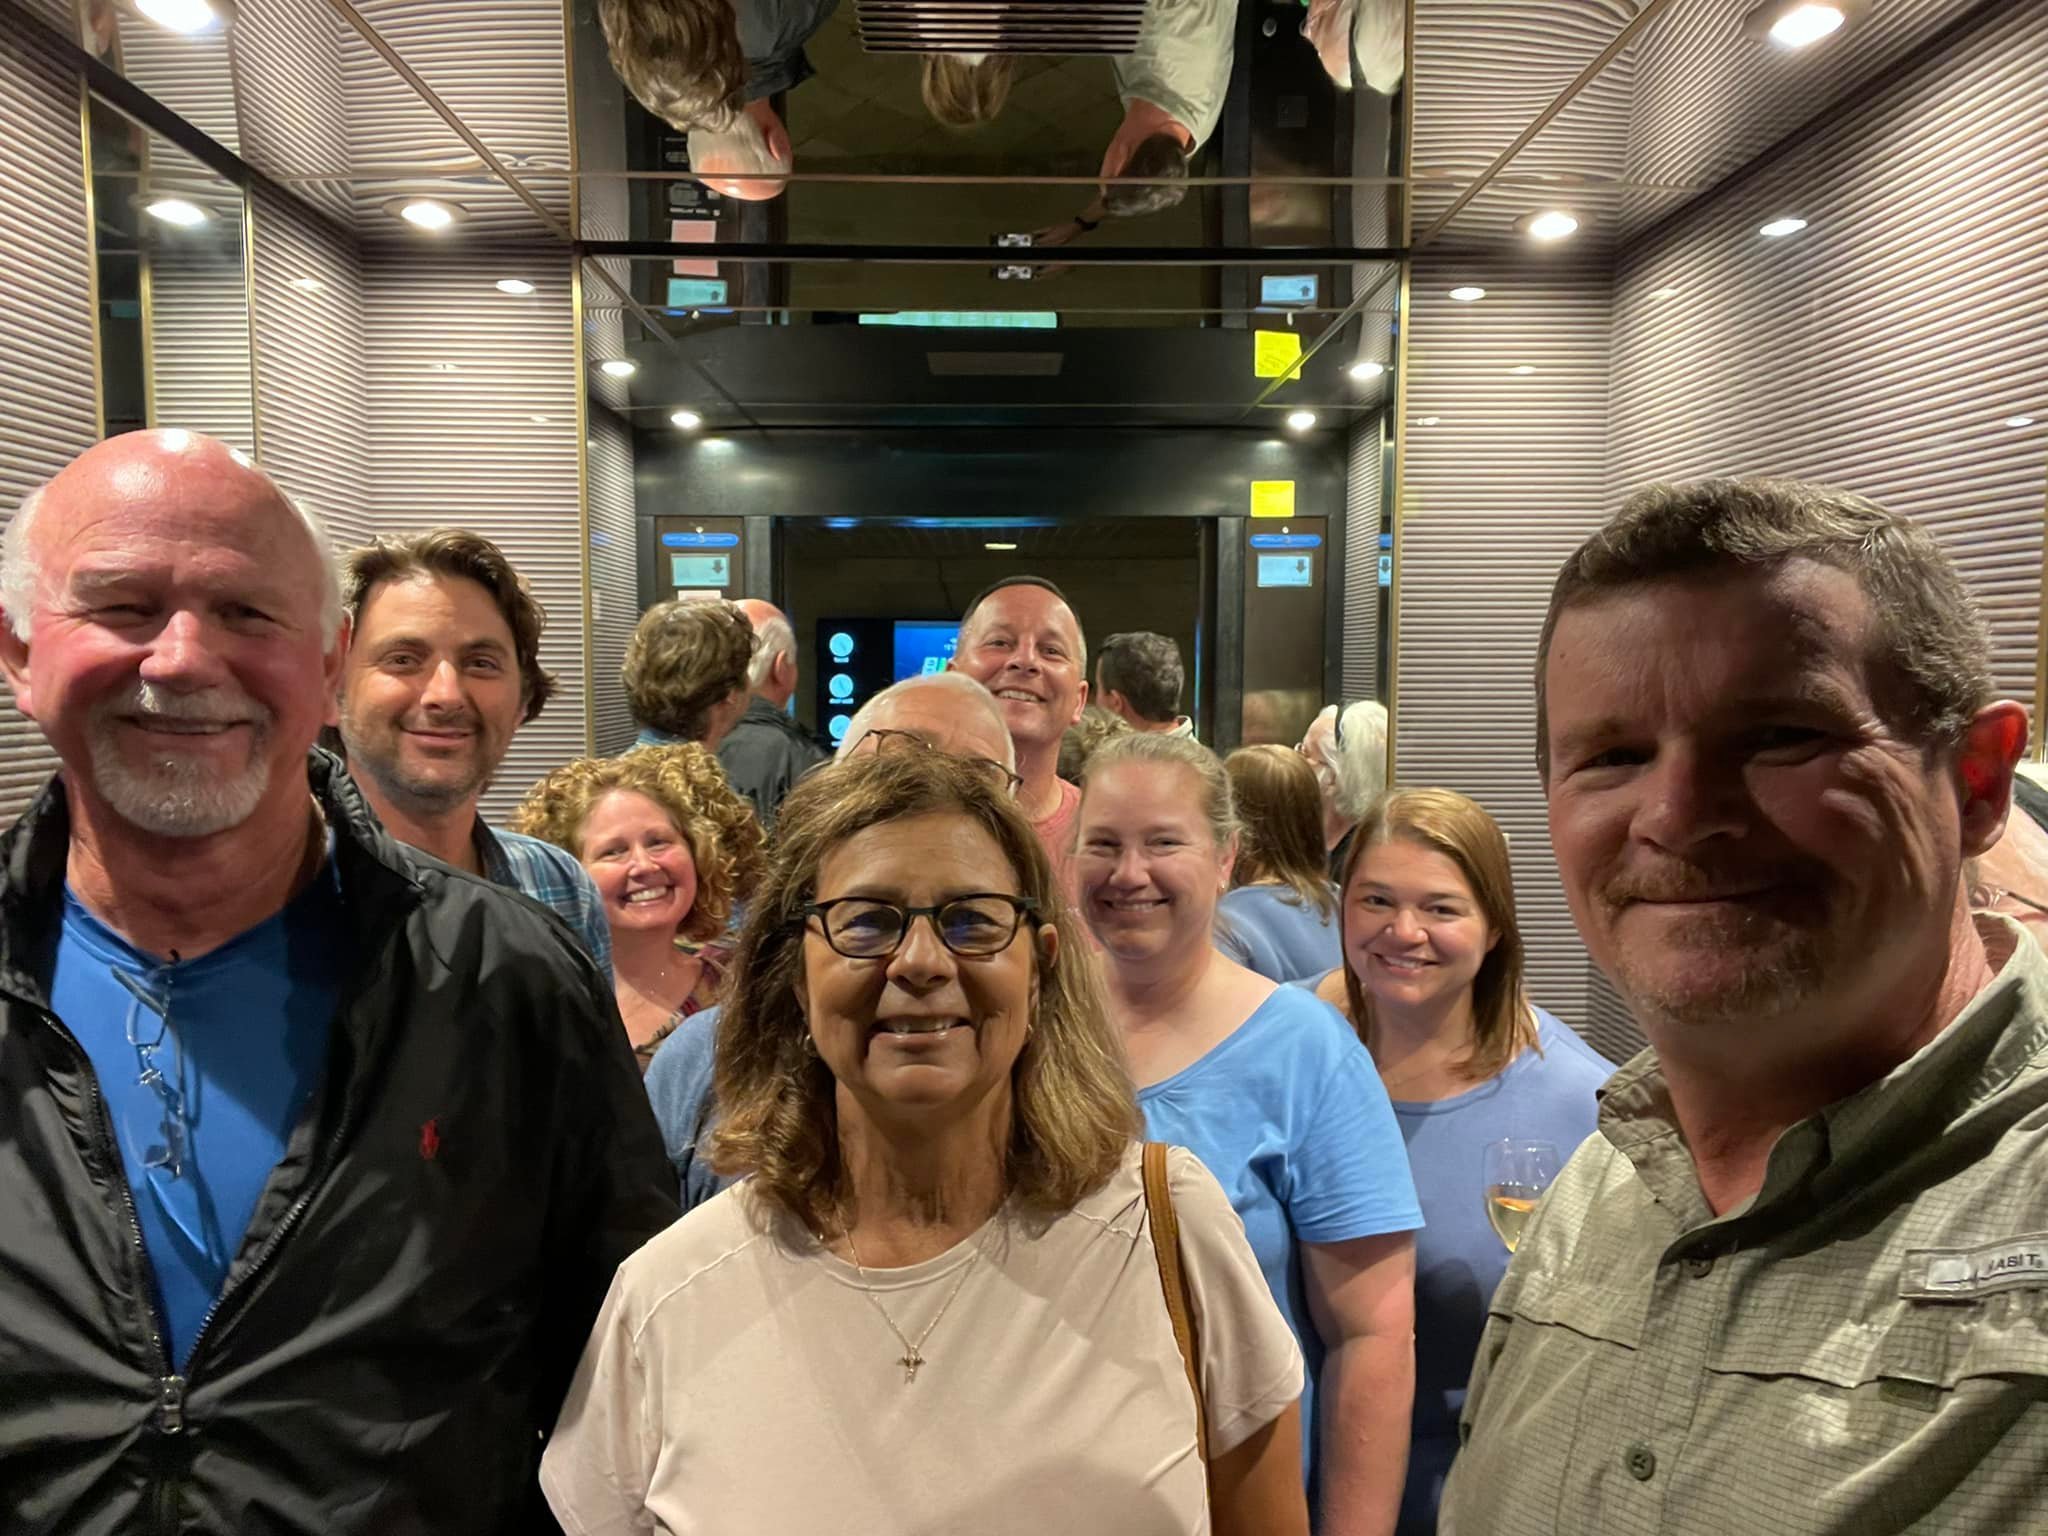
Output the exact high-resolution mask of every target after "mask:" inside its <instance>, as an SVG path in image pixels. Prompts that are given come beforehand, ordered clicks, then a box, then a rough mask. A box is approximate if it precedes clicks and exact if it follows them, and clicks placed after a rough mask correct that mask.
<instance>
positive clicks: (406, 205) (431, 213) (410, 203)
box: [384, 197, 468, 234]
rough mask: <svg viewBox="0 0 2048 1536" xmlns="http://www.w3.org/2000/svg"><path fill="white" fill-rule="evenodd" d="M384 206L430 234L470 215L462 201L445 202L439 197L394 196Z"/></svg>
mask: <svg viewBox="0 0 2048 1536" xmlns="http://www.w3.org/2000/svg"><path fill="white" fill-rule="evenodd" d="M384 208H385V211H386V212H388V213H391V214H393V215H395V216H397V217H398V218H401V219H403V220H405V222H406V223H408V224H410V225H412V227H413V228H415V229H424V230H426V231H427V232H428V233H429V234H437V233H439V232H440V231H441V230H444V229H447V228H448V227H449V226H450V225H452V224H458V223H460V222H461V221H462V220H463V219H464V218H466V217H467V216H468V215H467V214H465V213H464V211H463V209H462V205H461V204H460V203H445V202H443V201H441V199H439V198H437V197H394V198H392V199H391V200H390V201H389V202H387V203H386V204H385V205H384Z"/></svg>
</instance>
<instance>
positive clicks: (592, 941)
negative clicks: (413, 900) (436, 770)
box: [472, 817, 612, 977]
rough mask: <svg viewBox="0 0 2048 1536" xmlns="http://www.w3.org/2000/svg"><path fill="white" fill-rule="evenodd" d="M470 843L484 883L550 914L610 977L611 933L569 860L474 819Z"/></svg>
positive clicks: (584, 877) (550, 847)
mask: <svg viewBox="0 0 2048 1536" xmlns="http://www.w3.org/2000/svg"><path fill="white" fill-rule="evenodd" d="M472 840H473V841H474V842H475V844H476V851H477V855H478V857H480V858H481V859H482V860H483V865H484V877H485V878H486V879H488V880H490V881H491V882H492V884H494V885H505V886H510V887H511V888H512V889H513V890H515V891H519V892H521V893H522V894H524V895H527V896H531V897H532V898H533V899H534V900H535V901H537V902H539V903H540V904H541V905H542V906H544V907H552V908H554V910H555V911H556V912H557V913H559V914H560V915H561V918H562V921H563V922H565V923H567V924H568V925H569V926H570V927H571V928H573V929H575V930H576V932H577V933H578V934H580V935H581V936H582V938H583V946H584V948H586V949H588V950H589V951H590V958H591V959H593V960H595V961H596V962H597V968H598V969H599V970H600V971H602V972H604V974H605V975H606V976H607V977H609V976H610V975H611V973H612V931H611V926H610V925H609V924H608V923H606V921H605V917H604V900H603V898H602V897H600V896H599V895H598V894H597V887H596V886H595V885H594V884H592V883H591V879H590V876H589V875H588V874H586V873H585V872H584V869H583V866H582V865H581V864H579V863H577V862H576V858H575V856H574V855H573V854H571V853H570V852H569V851H568V850H567V849H566V848H557V847H556V846H555V845H554V844H553V843H544V842H542V841H541V840H540V839H539V838H537V837H527V836H525V835H524V834H522V833H518V832H503V831H496V830H493V829H492V828H490V827H487V826H485V825H484V823H483V818H482V817H478V818H477V823H476V831H475V833H474V834H473V837H472Z"/></svg>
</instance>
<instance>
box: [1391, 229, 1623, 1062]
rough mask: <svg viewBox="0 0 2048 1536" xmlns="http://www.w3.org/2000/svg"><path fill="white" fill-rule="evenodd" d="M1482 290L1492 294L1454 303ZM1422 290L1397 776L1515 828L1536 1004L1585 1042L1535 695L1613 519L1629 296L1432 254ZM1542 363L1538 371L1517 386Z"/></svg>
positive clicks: (1403, 568) (1419, 279)
mask: <svg viewBox="0 0 2048 1536" xmlns="http://www.w3.org/2000/svg"><path fill="white" fill-rule="evenodd" d="M1468 282H1470V283H1478V284H1480V285H1481V286H1483V287H1484V288H1485V289H1486V290H1487V296H1486V298H1485V299H1484V300H1482V301H1481V302H1479V303H1477V304H1460V303H1457V302H1455V301H1454V300H1452V299H1450V298H1448V297H1446V290H1447V289H1449V288H1452V287H1454V286H1456V285H1458V284H1460V283H1468ZM1409 294H1410V306H1411V308H1410V316H1409V336H1408V379H1407V386H1408V416H1407V421H1406V422H1405V423H1404V424H1403V427H1402V430H1403V432H1404V433H1405V434H1406V438H1405V443H1404V447H1403V460H1404V473H1403V479H1402V493H1401V514H1400V547H1399V550H1398V551H1397V559H1398V560H1399V562H1400V566H1399V571H1398V573H1397V574H1398V580H1399V583H1400V610H1399V628H1398V630H1397V631H1396V633H1397V636H1398V643H1397V645H1396V647H1395V655H1394V662H1395V667H1396V678H1397V680H1396V685H1395V686H1396V691H1395V701H1394V729H1395V772H1396V774H1397V776H1398V779H1399V782H1401V783H1402V784H1408V785H1422V784H1439V785H1447V786H1449V787H1450V788H1452V789H1456V790H1460V791H1462V792H1463V793H1465V794H1468V795H1470V796H1471V797H1472V798H1473V799H1475V800H1477V801H1478V802H1479V803H1480V804H1481V805H1483V806H1485V807H1486V809H1487V810H1488V811H1490V812H1492V813H1493V815H1494V817H1495V818H1496V819H1497V820H1498V821H1499V822H1500V824H1501V827H1502V829H1503V830H1504V831H1505V832H1506V833H1507V835H1508V839H1509V844H1510V847H1511V849H1512V852H1513V857H1514V872H1515V902H1516V907H1517V912H1518V915H1519V918H1520V921H1521V927H1522V936H1523V939H1524V941H1525V943H1526V944H1527V947H1528V954H1529V990H1530V995H1531V997H1532V998H1533V999H1534V1000H1535V1001H1536V1002H1537V1003H1539V1004H1541V1005H1542V1006H1543V1007H1545V1008H1548V1009H1550V1010H1551V1011H1553V1012H1554V1013H1557V1014H1558V1015H1559V1016H1560V1017H1562V1018H1564V1019H1565V1020H1567V1021H1568V1022H1570V1023H1572V1024H1574V1025H1577V1026H1580V1027H1583V1026H1584V1025H1585V1023H1586V1018H1587V972H1588V970H1589V969H1590V966H1589V962H1588V960H1587V958H1586V953H1585V948H1584V946H1583V945H1581V944H1580V942H1579V938H1578V934H1577V933H1576V931H1574V929H1573V927H1572V920H1571V914H1570V912H1569V910H1568V909H1567V908H1566V906H1565V900H1564V891H1563V888H1562V887H1561V886H1560V885H1559V883H1558V878H1557V867H1556V863H1555V861H1554V859H1553V858H1552V856H1551V851H1550V835H1549V829H1548V824H1547V820H1546V816H1545V812H1544V803H1543V790H1542V785H1541V783H1540V782H1539V781H1538V779H1537V776H1536V763H1535V734H1536V705H1535V694H1534V691H1533V689H1532V687H1531V681H1530V679H1531V668H1532V666H1533V664H1534V661H1535V656H1536V640H1537V635H1538V632H1539V631H1540V630H1541V629H1542V625H1543V612H1544V608H1545V607H1546V605H1547V603H1548V600H1549V596H1550V585H1551V582H1552V581H1553V579H1554V578H1555V577H1556V575H1557V568H1558V566H1559V565H1560V564H1561V563H1562V562H1563V560H1564V557H1565V556H1566V555H1567V554H1568V553H1570V551H1571V549H1572V547H1573V546H1574V545H1576V544H1577V543H1578V542H1579V541H1580V540H1581V539H1583V538H1584V537H1585V536H1586V534H1587V532H1588V531H1589V530H1590V529H1592V528H1593V527H1595V526H1597V525H1598V523H1599V521H1600V519H1601V517H1602V515H1603V514H1604V511H1605V502H1606V495H1607V484H1608V482H1607V475H1606V458H1607V413H1608V372H1609V368H1608V364H1609V341H1610V319H1609V310H1610V302H1611V287H1610V282H1609V278H1608V274H1607V271H1606V269H1605V268H1604V267H1590V268H1579V269H1567V268H1558V267H1548V268H1534V267H1525V268H1516V267H1512V266H1507V267H1490V266H1486V265H1484V264H1480V263H1476V262H1468V261H1456V260H1446V259H1443V258H1439V257H1436V256H1433V255H1431V254H1429V253H1428V252H1425V253H1423V254H1422V255H1420V256H1418V257H1417V259H1416V262H1415V268H1414V272H1413V274H1412V276H1411V279H1410V283H1409ZM1523 365H1529V366H1533V367H1535V368H1536V369H1537V372H1535V373H1533V374H1529V375H1525V376H1517V375H1514V374H1511V373H1510V372H1509V369H1511V368H1514V367H1518V366H1523ZM1430 417H1434V418H1436V420H1435V422H1434V424H1432V425H1428V426H1424V425H1422V424H1421V423H1422V421H1423V420H1424V419H1426V418H1430Z"/></svg>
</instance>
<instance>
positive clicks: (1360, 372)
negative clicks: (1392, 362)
mask: <svg viewBox="0 0 2048 1536" xmlns="http://www.w3.org/2000/svg"><path fill="white" fill-rule="evenodd" d="M1347 371H1348V372H1349V373H1350V375H1351V377H1352V378H1354V379H1356V380H1358V382H1359V383H1361V384H1363V383H1364V382H1365V381H1366V380H1367V379H1376V378H1378V377H1379V376H1380V375H1381V374H1383V373H1385V372H1386V371H1387V365H1386V364H1385V363H1375V362H1371V361H1367V362H1363V363H1353V364H1352V365H1351V367H1350V369H1349V370H1347Z"/></svg>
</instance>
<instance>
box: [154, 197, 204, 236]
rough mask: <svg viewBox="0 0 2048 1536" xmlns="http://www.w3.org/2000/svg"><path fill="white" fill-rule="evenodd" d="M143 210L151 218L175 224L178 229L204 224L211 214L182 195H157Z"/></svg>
mask: <svg viewBox="0 0 2048 1536" xmlns="http://www.w3.org/2000/svg"><path fill="white" fill-rule="evenodd" d="M144 211H145V212H146V213H148V214H149V216H150V217H151V218H153V219H161V220H162V221H163V222H164V223H166V224H175V225H177V226H178V228H180V229H192V228H194V227H195V226H197V225H200V224H204V223H205V222H206V221H207V219H208V218H209V217H211V215H209V214H208V213H207V211H206V210H205V209H204V208H202V207H200V206H199V205H198V204H197V203H190V202H187V201H186V200H185V199H184V198H182V197H159V198H157V199H155V200H154V201H153V202H150V203H148V204H146V205H145V207H144Z"/></svg>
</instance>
